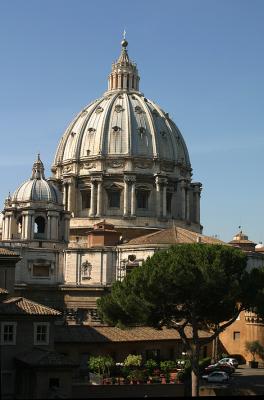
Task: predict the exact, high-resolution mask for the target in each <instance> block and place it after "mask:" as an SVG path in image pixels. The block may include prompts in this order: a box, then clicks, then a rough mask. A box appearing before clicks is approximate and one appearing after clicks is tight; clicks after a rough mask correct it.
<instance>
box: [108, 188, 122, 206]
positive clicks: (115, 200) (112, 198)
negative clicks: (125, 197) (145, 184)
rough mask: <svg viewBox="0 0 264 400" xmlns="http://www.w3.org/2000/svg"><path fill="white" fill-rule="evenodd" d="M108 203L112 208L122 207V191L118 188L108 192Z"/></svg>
mask: <svg viewBox="0 0 264 400" xmlns="http://www.w3.org/2000/svg"><path fill="white" fill-rule="evenodd" d="M108 203H109V207H111V208H120V192H119V191H118V190H113V191H112V190H111V191H109V192H108Z"/></svg>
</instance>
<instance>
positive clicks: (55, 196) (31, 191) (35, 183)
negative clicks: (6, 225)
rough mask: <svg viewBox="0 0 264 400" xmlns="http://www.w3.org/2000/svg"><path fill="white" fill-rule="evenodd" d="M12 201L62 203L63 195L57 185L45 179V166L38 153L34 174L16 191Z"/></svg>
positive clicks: (33, 169)
mask: <svg viewBox="0 0 264 400" xmlns="http://www.w3.org/2000/svg"><path fill="white" fill-rule="evenodd" d="M11 201H12V202H28V201H36V202H38V201H41V202H43V201H45V202H52V203H57V204H61V195H60V192H59V190H58V189H57V188H56V186H55V185H54V184H53V183H52V182H51V181H49V180H46V179H45V176H44V166H43V163H42V161H41V160H40V157H39V155H38V158H37V160H36V161H35V162H34V164H33V168H32V176H31V178H30V179H29V180H27V181H26V182H24V183H23V184H22V185H21V186H19V188H18V189H17V190H16V191H15V193H14V194H13V196H12V200H11Z"/></svg>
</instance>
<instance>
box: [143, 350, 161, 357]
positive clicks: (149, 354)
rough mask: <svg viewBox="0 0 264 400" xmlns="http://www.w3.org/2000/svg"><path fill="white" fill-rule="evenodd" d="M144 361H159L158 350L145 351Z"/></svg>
mask: <svg viewBox="0 0 264 400" xmlns="http://www.w3.org/2000/svg"><path fill="white" fill-rule="evenodd" d="M146 359H147V360H150V359H153V360H159V359H160V349H151V350H146Z"/></svg>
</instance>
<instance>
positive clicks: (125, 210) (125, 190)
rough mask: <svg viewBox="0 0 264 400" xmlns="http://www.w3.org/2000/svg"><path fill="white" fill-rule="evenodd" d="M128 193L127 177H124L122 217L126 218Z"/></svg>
mask: <svg viewBox="0 0 264 400" xmlns="http://www.w3.org/2000/svg"><path fill="white" fill-rule="evenodd" d="M128 191H129V177H128V176H124V217H126V216H127V215H128V214H129V210H128Z"/></svg>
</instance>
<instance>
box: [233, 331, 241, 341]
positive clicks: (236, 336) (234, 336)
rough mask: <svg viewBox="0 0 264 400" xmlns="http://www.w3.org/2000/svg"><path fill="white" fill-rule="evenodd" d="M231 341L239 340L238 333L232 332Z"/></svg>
mask: <svg viewBox="0 0 264 400" xmlns="http://www.w3.org/2000/svg"><path fill="white" fill-rule="evenodd" d="M233 339H234V340H239V339H240V332H233Z"/></svg>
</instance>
